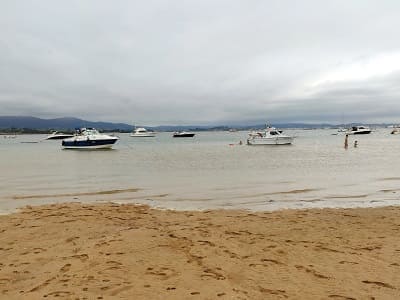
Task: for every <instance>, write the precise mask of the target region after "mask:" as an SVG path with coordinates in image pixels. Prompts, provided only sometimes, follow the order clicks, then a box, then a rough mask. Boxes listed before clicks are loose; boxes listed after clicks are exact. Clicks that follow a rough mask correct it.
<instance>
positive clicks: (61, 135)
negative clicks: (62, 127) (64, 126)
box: [45, 131, 74, 140]
mask: <svg viewBox="0 0 400 300" xmlns="http://www.w3.org/2000/svg"><path fill="white" fill-rule="evenodd" d="M73 136H74V135H73V134H69V133H62V132H58V131H54V132H52V133H51V134H50V135H48V136H47V137H46V138H45V140H63V139H66V138H70V137H73Z"/></svg>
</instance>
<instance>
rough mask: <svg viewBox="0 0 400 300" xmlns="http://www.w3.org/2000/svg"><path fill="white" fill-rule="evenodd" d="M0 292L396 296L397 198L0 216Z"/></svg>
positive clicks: (88, 208)
mask: <svg viewBox="0 0 400 300" xmlns="http://www.w3.org/2000/svg"><path fill="white" fill-rule="evenodd" d="M0 298H1V299H54V298H58V299H62V298H66V299H285V298H288V299H400V208H399V207H387V208H374V209H324V210H305V211H302V210H297V211H295V210H287V211H279V212H272V213H270V212H265V213H264V212H262V213H249V212H244V211H206V212H176V211H163V210H155V209H150V208H148V207H145V206H134V205H116V204H102V205H83V204H78V203H72V204H63V205H47V206H41V207H34V208H31V207H28V208H26V209H24V210H23V211H22V212H20V213H15V214H12V215H7V216H1V217H0Z"/></svg>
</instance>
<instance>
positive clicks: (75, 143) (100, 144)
mask: <svg viewBox="0 0 400 300" xmlns="http://www.w3.org/2000/svg"><path fill="white" fill-rule="evenodd" d="M118 140H119V138H118V137H116V136H111V135H107V134H102V133H99V132H98V131H97V130H96V129H94V128H81V129H80V130H79V131H78V134H77V135H75V136H73V137H71V138H67V139H64V140H63V141H62V144H61V145H62V147H63V148H64V149H107V148H111V147H112V146H113V145H114V144H115V143H116V142H117V141H118Z"/></svg>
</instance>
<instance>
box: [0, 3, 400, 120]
mask: <svg viewBox="0 0 400 300" xmlns="http://www.w3.org/2000/svg"><path fill="white" fill-rule="evenodd" d="M293 2H294V1H288V0H286V1H285V0H283V1H282V0H280V1H278V0H276V1H232V0H231V1H225V0H220V1H214V0H213V1H211V0H202V1H194V0H188V1H176V0H170V1H162V0H150V1H101V0H96V1H94V0H93V1H53V0H36V1H34V0H32V1H20V0H5V1H2V3H1V4H0V105H1V113H0V114H1V115H34V116H38V117H59V116H76V117H81V118H87V119H90V120H105V121H118V122H119V121H121V122H128V123H132V122H134V123H136V124H148V125H163V124H218V123H235V122H237V123H239V122H253V121H261V120H262V121H264V120H268V121H270V122H290V121H297V122H300V121H301V122H340V121H341V120H343V116H344V118H345V120H344V121H346V122H352V121H362V122H375V121H378V122H381V121H382V122H383V121H388V122H395V121H398V120H399V119H400V117H399V116H400V101H398V99H399V97H398V96H400V91H399V88H398V87H399V83H400V76H399V75H400V41H399V39H398V37H397V32H398V28H399V27H400V26H399V25H400V13H399V11H400V3H399V2H397V1H388V0H387V1H361V0H359V1H351V2H349V1H342V0H338V1H318V0H313V1H311V0H309V1H297V2H298V3H293Z"/></svg>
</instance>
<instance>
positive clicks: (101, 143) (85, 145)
mask: <svg viewBox="0 0 400 300" xmlns="http://www.w3.org/2000/svg"><path fill="white" fill-rule="evenodd" d="M117 140H118V139H112V140H111V139H106V140H99V139H97V140H90V139H87V140H74V141H68V140H63V141H62V144H61V145H62V147H63V148H64V149H81V150H91V149H94V150H95V149H109V148H111V147H112V146H113V145H114V144H115V143H116V141H117Z"/></svg>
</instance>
